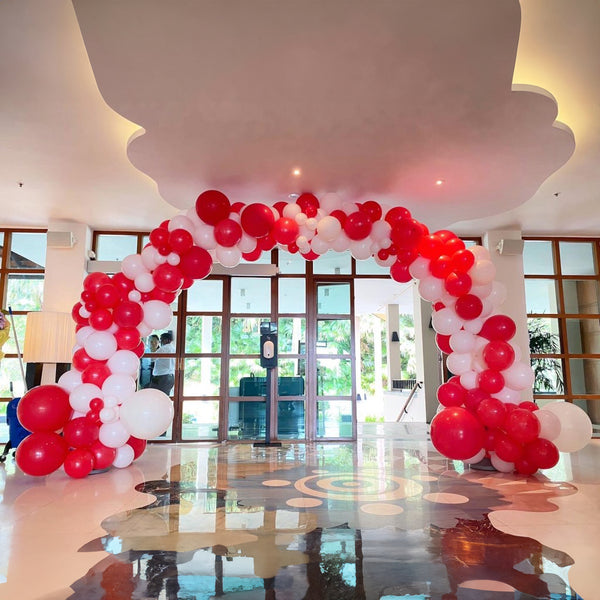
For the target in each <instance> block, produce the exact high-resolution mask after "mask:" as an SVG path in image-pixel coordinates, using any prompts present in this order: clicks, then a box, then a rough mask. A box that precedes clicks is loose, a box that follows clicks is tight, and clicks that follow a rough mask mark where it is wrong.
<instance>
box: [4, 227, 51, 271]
mask: <svg viewBox="0 0 600 600" xmlns="http://www.w3.org/2000/svg"><path fill="white" fill-rule="evenodd" d="M8 266H9V268H11V269H43V268H44V267H45V266H46V234H45V233H32V232H13V234H12V236H11V243H10V260H9V261H8Z"/></svg>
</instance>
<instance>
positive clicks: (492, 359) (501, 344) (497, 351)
mask: <svg viewBox="0 0 600 600" xmlns="http://www.w3.org/2000/svg"><path fill="white" fill-rule="evenodd" d="M482 356H483V360H484V361H485V364H486V365H487V366H488V367H489V368H490V369H496V370H497V371H504V369H508V367H510V365H512V364H513V362H514V360H515V351H514V349H513V347H512V346H511V345H510V344H509V343H508V342H505V341H503V340H492V341H491V342H489V344H486V345H485V346H484V348H483V352H482Z"/></svg>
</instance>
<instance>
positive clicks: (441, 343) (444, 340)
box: [435, 333, 452, 354]
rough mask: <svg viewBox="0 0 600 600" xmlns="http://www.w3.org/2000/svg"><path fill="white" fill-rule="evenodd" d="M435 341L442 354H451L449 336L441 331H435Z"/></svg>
mask: <svg viewBox="0 0 600 600" xmlns="http://www.w3.org/2000/svg"><path fill="white" fill-rule="evenodd" d="M435 343H436V344H437V347H438V348H439V349H440V350H441V351H442V352H443V353H444V354H452V348H451V346H450V336H449V335H442V334H441V333H436V334H435Z"/></svg>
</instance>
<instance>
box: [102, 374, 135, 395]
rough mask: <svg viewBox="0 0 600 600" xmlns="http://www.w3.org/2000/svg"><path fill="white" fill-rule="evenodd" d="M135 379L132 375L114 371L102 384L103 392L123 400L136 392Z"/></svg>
mask: <svg viewBox="0 0 600 600" xmlns="http://www.w3.org/2000/svg"><path fill="white" fill-rule="evenodd" d="M135 387H136V385H135V379H134V378H133V377H132V376H131V375H125V374H123V373H113V374H112V375H109V376H108V377H107V378H106V379H105V380H104V383H103V384H102V393H103V394H104V395H105V396H114V397H115V398H118V399H119V401H121V402H123V401H124V400H126V399H127V398H129V396H131V395H132V394H133V393H134V392H135Z"/></svg>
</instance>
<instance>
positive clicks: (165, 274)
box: [152, 255, 185, 292]
mask: <svg viewBox="0 0 600 600" xmlns="http://www.w3.org/2000/svg"><path fill="white" fill-rule="evenodd" d="M184 256H185V255H184ZM152 279H153V280H154V283H155V284H156V287H158V288H160V289H161V290H163V291H164V292H176V291H177V290H179V289H180V288H181V286H182V285H183V274H182V272H181V269H180V268H179V267H176V266H174V265H170V264H169V263H164V264H162V265H158V267H156V269H154V271H153V272H152Z"/></svg>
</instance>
